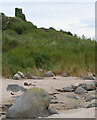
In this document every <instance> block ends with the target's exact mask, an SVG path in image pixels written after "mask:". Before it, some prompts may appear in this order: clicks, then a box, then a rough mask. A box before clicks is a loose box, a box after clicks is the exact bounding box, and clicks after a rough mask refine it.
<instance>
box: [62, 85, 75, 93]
mask: <svg viewBox="0 0 97 120" xmlns="http://www.w3.org/2000/svg"><path fill="white" fill-rule="evenodd" d="M73 91H74V89H73V88H72V86H67V87H64V88H63V92H73Z"/></svg>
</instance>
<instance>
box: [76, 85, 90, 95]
mask: <svg viewBox="0 0 97 120" xmlns="http://www.w3.org/2000/svg"><path fill="white" fill-rule="evenodd" d="M87 92H88V91H87V90H85V89H84V88H82V87H81V86H79V87H78V88H77V89H76V90H75V94H85V93H87Z"/></svg>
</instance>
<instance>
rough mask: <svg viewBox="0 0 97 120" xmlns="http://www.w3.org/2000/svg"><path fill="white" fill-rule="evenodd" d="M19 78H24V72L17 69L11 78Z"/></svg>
mask: <svg viewBox="0 0 97 120" xmlns="http://www.w3.org/2000/svg"><path fill="white" fill-rule="evenodd" d="M21 78H25V76H24V74H23V73H22V72H20V71H18V72H17V73H16V74H15V75H14V76H13V79H14V80H19V79H21Z"/></svg>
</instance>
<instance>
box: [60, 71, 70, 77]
mask: <svg viewBox="0 0 97 120" xmlns="http://www.w3.org/2000/svg"><path fill="white" fill-rule="evenodd" d="M61 76H62V77H69V74H68V73H66V72H65V71H64V72H63V73H62V74H61Z"/></svg>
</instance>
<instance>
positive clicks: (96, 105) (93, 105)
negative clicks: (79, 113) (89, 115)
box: [87, 103, 97, 108]
mask: <svg viewBox="0 0 97 120" xmlns="http://www.w3.org/2000/svg"><path fill="white" fill-rule="evenodd" d="M92 107H97V103H92V104H89V105H88V106H87V108H92Z"/></svg>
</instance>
